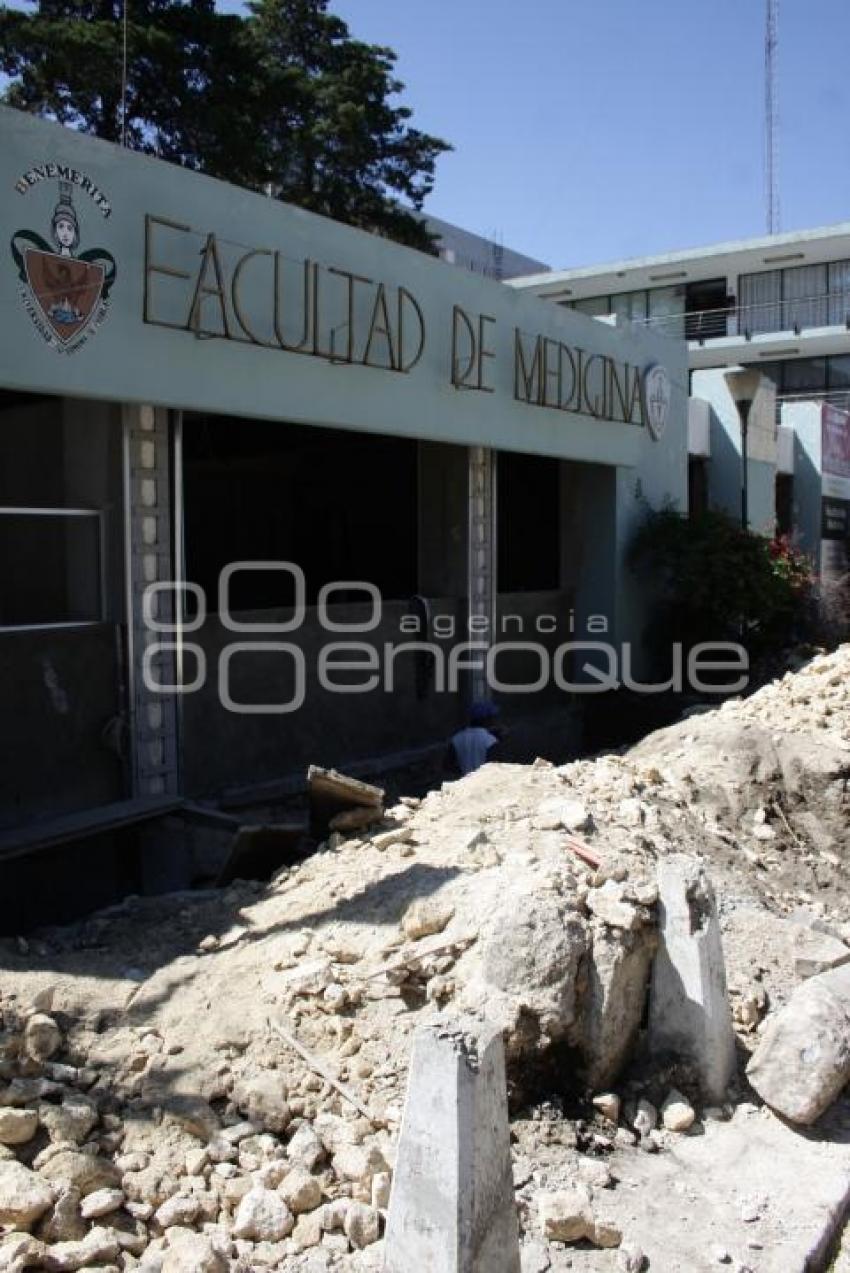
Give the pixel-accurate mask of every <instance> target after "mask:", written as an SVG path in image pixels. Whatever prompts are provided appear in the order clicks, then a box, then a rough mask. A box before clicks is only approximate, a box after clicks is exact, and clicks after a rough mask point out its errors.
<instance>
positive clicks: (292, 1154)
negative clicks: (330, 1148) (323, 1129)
mask: <svg viewBox="0 0 850 1273" xmlns="http://www.w3.org/2000/svg"><path fill="white" fill-rule="evenodd" d="M286 1156H287V1158H288V1159H289V1160H290V1162H294V1163H298V1164H299V1165H300V1166H302V1167H306V1169H307V1171H314V1170H315V1168H316V1167H318V1166H319V1164H320V1163H321V1162H322V1160H323V1159H324V1158H325V1157H327V1150H326V1149H325V1147H324V1145H323V1144H322V1142H321V1141H320V1140H319V1137H318V1136H317V1135H316V1133H315V1132H314V1131H313V1128H312V1127H311V1126H310V1124H309V1123H302V1124H301V1126H300V1127H299V1128H298V1130H297V1131H296V1133H295V1135H294V1136H293V1137H292V1139H291V1140H290V1142H289V1144H288V1145H287V1146H286Z"/></svg>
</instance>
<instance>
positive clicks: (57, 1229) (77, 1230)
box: [38, 1189, 88, 1242]
mask: <svg viewBox="0 0 850 1273" xmlns="http://www.w3.org/2000/svg"><path fill="white" fill-rule="evenodd" d="M87 1229H88V1226H87V1225H86V1223H85V1221H84V1220H83V1218H82V1214H81V1212H80V1191H79V1189H63V1190H62V1192H61V1193H60V1195H59V1197H58V1198H57V1199H56V1201H55V1203H54V1204H53V1210H52V1211H51V1212H50V1214H49V1215H46V1216H45V1217H44V1219H43V1220H42V1221H41V1224H40V1225H39V1227H38V1236H39V1237H40V1238H43V1240H44V1241H45V1242H79V1241H80V1239H81V1238H84V1237H85V1236H86V1232H87Z"/></svg>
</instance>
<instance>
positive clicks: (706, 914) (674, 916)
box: [649, 854, 735, 1101]
mask: <svg viewBox="0 0 850 1273" xmlns="http://www.w3.org/2000/svg"><path fill="white" fill-rule="evenodd" d="M658 891H659V903H658V923H659V928H660V934H661V942H660V945H659V949H658V953H657V955H656V957H655V964H654V966H653V974H652V991H651V995H650V1012H649V1042H650V1047H651V1049H652V1051H653V1052H656V1053H658V1052H661V1053H663V1052H670V1053H673V1054H674V1055H676V1056H679V1057H683V1058H685V1059H687V1060H688V1061H689V1062H690V1063H691V1064H692V1065H693V1067H694V1069H695V1070H696V1073H697V1075H698V1076H699V1079H700V1082H701V1085H702V1088H703V1090H704V1092H705V1094H706V1096H707V1097H709V1098H710V1099H711V1100H714V1101H722V1099H723V1097H724V1095H725V1093H726V1089H727V1087H728V1086H729V1081H730V1079H731V1077H732V1074H733V1073H734V1069H735V1035H734V1032H733V1029H732V1012H731V1009H730V1006H729V996H728V993H727V988H726V966H725V963H724V959H723V947H722V944H721V940H720V924H719V922H718V918H717V904H716V902H715V898H714V890H713V888H712V886H711V882H710V880H709V879H708V876H707V875H706V873H705V871H704V870H703V868H702V866H701V865H700V863H699V862H697V861H696V860H695V859H694V858H689V857H686V856H685V855H683V854H675V855H673V856H671V857H668V858H662V859H661V861H660V862H659V864H658Z"/></svg>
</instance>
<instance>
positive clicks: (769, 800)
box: [0, 647, 850, 1273]
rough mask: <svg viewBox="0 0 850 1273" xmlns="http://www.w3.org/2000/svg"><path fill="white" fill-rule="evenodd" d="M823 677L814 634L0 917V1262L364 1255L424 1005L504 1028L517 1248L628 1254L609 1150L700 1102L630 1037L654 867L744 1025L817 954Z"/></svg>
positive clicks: (842, 899)
mask: <svg viewBox="0 0 850 1273" xmlns="http://www.w3.org/2000/svg"><path fill="white" fill-rule="evenodd" d="M848 686H850V647H842V648H841V649H840V650H838V651H837V652H836V653H834V654H831V655H823V656H819V657H817V658H815V659H813V660H812V661H811V662H810V663H808V664H807V665H805V666H804V667H802V668H801V669H800V670H799V671H798V672H796V673H794V674H789V675H788V676H786V677H785V678H783V679H782V680H781V681H779V682H777V683H775V684H773V685H771V686H769V687H767V688H766V689H764V690H762V691H761V692H759V693H758V694H755V695H753V696H752V697H751V698H750V699H748V700H745V701H740V702H731V703H727V704H725V705H724V706H723V707H722V708H720V709H718V710H715V711H712V712H708V713H702V714H696V715H691V716H689V717H687V718H686V719H684V720H683V721H681V722H679V723H678V724H677V725H675V726H673V727H671V728H670V729H667V730H662V731H659V732H658V733H656V734H654V735H651V736H650V737H649V738H648V739H645V740H644V741H643V742H642V743H640V744H639V745H638V746H637V747H635V748H632V749H631V750H629V751H627V752H624V753H616V754H607V755H603V756H600V757H598V758H596V759H594V760H584V761H578V762H574V763H571V764H567V765H562V766H555V765H553V764H551V763H549V762H547V761H542V760H541V761H537V762H535V764H534V765H531V766H519V765H487V766H485V767H484V768H483V769H481V770H479V771H478V772H476V773H474V774H472V775H470V776H469V777H468V778H466V779H463V780H462V781H460V782H456V783H449V784H445V785H444V786H443V788H442V789H441V790H439V791H433V792H431V793H430V794H429V795H428V796H426V797H425V798H424V799H423V800H421V801H420V800H415V799H407V798H405V799H403V800H401V801H400V802H399V804H398V805H396V806H395V807H394V808H392V809H390V810H389V811H387V812H386V813H385V814H384V815H383V818H382V820H381V821H375V816H374V814H370V816H369V818H368V819H361V822H364V821H365V822H366V823H367V825H361V826H359V827H357V826H352V825H350V826H349V827H348V828H347V829H344V830H342V831H333V832H332V833H331V834H330V835H329V836H328V839H327V840H326V841H325V842H324V844H323V845H322V847H321V849H320V851H319V852H318V853H317V854H315V855H314V856H313V857H312V858H310V859H308V860H307V861H305V862H303V863H301V864H299V865H296V866H292V867H287V868H284V869H282V870H281V871H279V872H278V874H277V875H276V876H275V877H274V878H273V880H272V881H271V882H270V883H269V884H268V885H265V884H257V883H254V882H245V881H242V882H240V881H236V882H235V883H233V884H231V885H230V886H229V887H227V888H226V889H222V890H215V891H206V892H195V893H183V894H176V895H171V896H168V897H164V898H149V899H141V898H128V899H127V900H126V901H125V902H124V903H122V904H121V905H120V906H117V907H113V908H111V909H109V910H107V911H103V912H100V913H99V914H97V915H94V916H92V917H90V918H89V919H88V920H86V921H84V922H82V923H80V924H77V925H73V926H70V927H67V928H64V929H53V930H49V931H44V932H42V933H39V934H35V935H33V936H32V937H30V938H29V939H27V940H23V939H21V940H20V941H19V942H17V943H0V966H2V970H3V971H2V973H0V1010H1V1011H2V1033H0V1235H2V1236H0V1271H5V1270H15V1273H17V1270H19V1269H26V1268H34V1269H39V1268H44V1269H48V1270H76V1269H97V1270H100V1273H106V1271H107V1270H125V1269H135V1268H139V1269H140V1270H141V1273H190V1271H191V1273H227V1270H239V1271H240V1273H248V1271H249V1270H254V1269H258V1270H263V1269H270V1270H275V1269H281V1270H283V1269H286V1270H290V1269H291V1270H293V1273H297V1271H298V1270H305V1271H309V1273H324V1271H325V1270H333V1269H340V1270H346V1269H351V1270H370V1269H374V1270H377V1269H380V1267H381V1261H382V1246H383V1243H382V1234H383V1229H384V1223H385V1218H386V1208H387V1203H388V1198H389V1193H390V1188H391V1182H392V1171H393V1164H394V1157H395V1144H396V1140H397V1135H398V1129H399V1124H400V1120H401V1113H402V1105H403V1100H404V1093H405V1083H406V1075H407V1066H408V1061H409V1057H410V1050H411V1045H412V1038H413V1034H414V1032H415V1030H416V1029H417V1028H418V1027H419V1026H421V1025H422V1024H423V1023H426V1022H429V1021H432V1020H434V1019H439V1018H440V1017H442V1016H449V1015H452V1014H455V1013H463V1014H464V1015H466V1016H472V1017H478V1018H479V1019H481V1020H485V1019H486V1020H487V1021H489V1022H493V1023H494V1024H496V1025H497V1026H498V1027H499V1028H500V1029H501V1030H502V1031H503V1033H504V1038H505V1043H506V1057H507V1068H508V1077H509V1084H510V1092H511V1098H512V1108H513V1110H514V1118H513V1122H512V1138H513V1142H514V1144H513V1149H514V1162H515V1169H514V1176H515V1185H516V1190H517V1203H518V1208H519V1216H520V1223H521V1228H522V1231H523V1234H524V1239H523V1240H524V1256H523V1259H524V1266H523V1267H524V1273H527V1271H528V1270H534V1273H537V1270H539V1271H540V1273H545V1270H548V1269H550V1268H551V1269H552V1270H559V1269H562V1268H567V1267H575V1268H586V1269H591V1268H593V1269H596V1268H599V1269H611V1270H613V1269H615V1268H621V1269H632V1268H634V1269H640V1268H641V1267H643V1265H644V1259H643V1254H642V1252H641V1251H640V1250H638V1249H637V1248H636V1246H635V1244H634V1242H633V1241H632V1240H631V1237H630V1234H629V1232H628V1231H627V1228H625V1227H624V1226H623V1225H622V1224H621V1223H620V1222H619V1220H618V1216H617V1196H618V1191H617V1189H616V1188H615V1185H616V1179H615V1176H614V1175H612V1172H611V1169H610V1166H609V1164H608V1159H609V1157H610V1156H611V1155H613V1154H616V1153H629V1152H631V1153H643V1152H644V1151H647V1152H649V1153H650V1154H653V1153H657V1152H659V1151H661V1152H663V1151H665V1150H666V1149H668V1148H669V1147H670V1146H671V1145H673V1144H675V1143H676V1141H677V1140H678V1139H681V1138H682V1137H687V1136H689V1135H692V1134H694V1133H695V1132H697V1131H699V1129H700V1127H701V1126H702V1125H703V1124H704V1123H705V1122H706V1120H711V1119H714V1120H717V1119H722V1118H724V1117H726V1116H727V1115H728V1113H729V1111H728V1110H724V1108H723V1107H722V1106H717V1107H714V1106H711V1105H710V1104H709V1102H708V1101H707V1099H706V1098H705V1096H704V1093H702V1092H701V1091H700V1087H699V1083H698V1081H697V1080H696V1078H695V1075H694V1073H693V1072H692V1071H691V1070H689V1068H688V1067H687V1066H683V1065H681V1064H679V1065H677V1063H676V1059H675V1058H672V1059H671V1058H663V1059H659V1058H657V1057H655V1058H653V1057H651V1056H648V1055H647V1048H646V1042H645V1035H644V1021H645V1005H646V996H647V989H648V986H649V982H650V976H651V969H652V963H653V957H654V954H655V951H656V947H657V944H658V940H659V930H658V916H657V899H658V888H657V882H656V873H657V864H658V862H659V861H660V860H661V859H664V858H666V857H667V856H668V855H671V854H674V853H676V854H687V855H690V856H692V857H693V858H695V859H697V860H698V861H700V862H702V863H703V864H704V866H705V869H706V870H707V871H708V872H710V875H711V879H712V881H713V885H714V889H715V892H716V894H717V897H718V901H719V908H720V922H721V928H722V934H723V945H724V950H725V955H726V963H727V975H728V980H729V988H730V992H731V996H732V1002H733V1007H734V1015H735V1023H736V1028H737V1030H738V1033H739V1039H740V1042H741V1045H742V1047H743V1048H744V1050H745V1052H746V1051H750V1050H752V1049H754V1048H756V1047H757V1046H758V1044H759V1042H760V1040H761V1039H762V1036H763V1034H764V1031H765V1030H766V1028H767V1027H766V1021H770V1020H774V1021H775V1011H774V1010H776V1011H778V1010H779V1009H780V1008H781V1007H782V1005H783V1004H784V1003H785V1002H787V1000H788V999H789V998H790V997H791V995H792V994H793V993H794V991H795V989H796V988H797V987H799V986H800V985H801V984H802V983H804V982H806V981H807V980H808V979H810V978H812V977H815V976H820V975H823V974H828V973H829V970H831V969H834V968H837V967H840V966H841V965H842V964H843V963H844V962H845V961H846V960H848V959H850V946H848V944H847V942H848V941H850V915H849V914H848V913H847V903H846V896H847V894H846V885H847V879H846V856H845V844H846V841H847V831H848V826H850V797H848V790H847V779H848V775H850V688H848ZM355 821H356V820H355ZM343 825H344V823H343ZM630 1061H634V1066H633V1068H632V1069H631V1070H629V1069H628V1068H627V1067H628V1066H629V1063H630ZM841 1063H842V1064H843V1057H842V1058H841ZM775 1071H776V1066H775V1065H774V1066H773V1070H772V1071H771V1082H772V1083H773V1084H776V1083H777V1081H779V1082H780V1084H781V1077H780V1079H779V1080H777V1077H776V1072H775ZM839 1073H840V1066H839V1063H838V1062H836V1063H835V1065H833V1066H832V1068H831V1071H830V1080H829V1081H830V1082H831V1084H832V1089H831V1095H834V1091H835V1090H836V1084H838V1086H840V1083H839V1082H838V1079H837V1078H836V1075H837V1074H839ZM737 1083H738V1088H737V1089H735V1087H734V1085H733V1090H732V1092H731V1096H732V1097H733V1098H735V1099H740V1098H741V1097H742V1096H744V1095H746V1096H747V1097H748V1099H749V1100H752V1099H753V1094H752V1092H751V1091H748V1089H747V1088H746V1086H745V1079H744V1076H743V1073H741V1074H739V1077H738V1079H737ZM766 1099H767V1098H766ZM809 1107H811V1108H815V1107H817V1108H820V1106H819V1104H818V1101H817V1100H814V1099H813V1100H812V1101H810V1102H809V1104H808V1105H806V1108H807V1109H808V1108H809ZM576 1242H580V1243H581V1244H582V1246H581V1248H580V1250H578V1251H575V1250H574V1247H573V1244H574V1243H576ZM582 1252H585V1253H586V1260H585V1263H582V1264H579V1263H574V1264H573V1263H569V1262H568V1261H572V1260H574V1259H576V1260H578V1259H582V1258H585V1257H584V1256H583V1255H582ZM595 1259H598V1260H599V1261H602V1262H600V1263H598V1264H597V1263H593V1262H592V1261H593V1260H595ZM616 1261H619V1263H617V1262H616ZM729 1266H730V1267H735V1266H734V1265H733V1264H731V1263H730V1265H729ZM739 1267H740V1268H744V1267H745V1265H743V1264H741V1265H740V1266H739Z"/></svg>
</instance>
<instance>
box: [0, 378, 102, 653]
mask: <svg viewBox="0 0 850 1273" xmlns="http://www.w3.org/2000/svg"><path fill="white" fill-rule="evenodd" d="M115 426H116V421H115V420H113V419H112V418H111V417H110V408H109V407H107V406H105V405H103V404H98V403H89V402H83V401H80V400H69V399H62V398H39V397H35V396H31V395H26V394H13V393H5V392H0V630H3V629H10V628H21V627H62V626H67V625H71V624H81V623H100V622H102V621H104V620H105V619H106V618H107V615H108V610H109V608H110V604H111V606H112V609H113V610H114V609H115V606H116V604H118V601H119V600H120V596H121V593H120V588H119V587H118V575H119V571H120V563H121V536H120V530H121V495H120V493H121V476H120V474H121V469H120V454H121V431H120V428H119V427H115ZM109 579H111V580H112V585H111V586H109V583H108V580H109ZM110 599H111V602H110Z"/></svg>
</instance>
